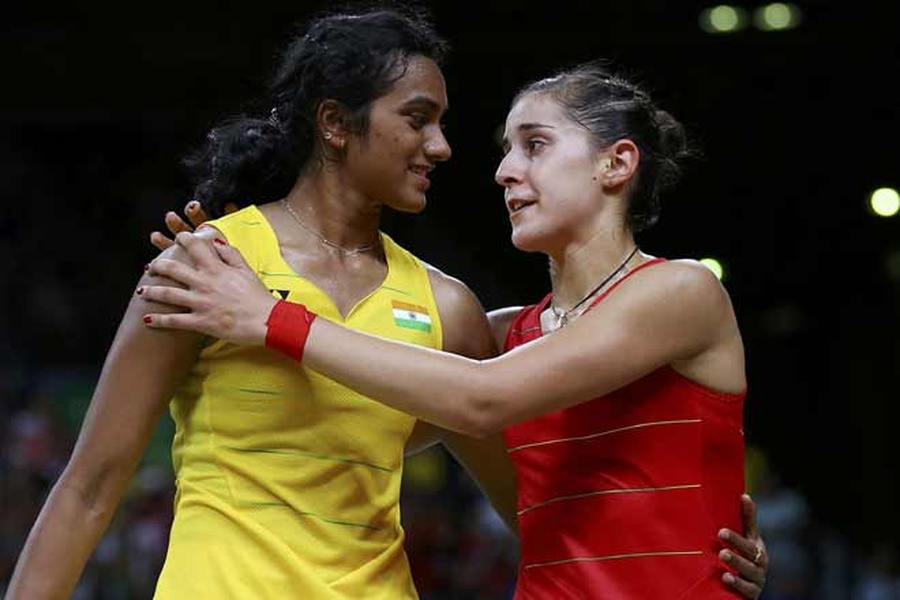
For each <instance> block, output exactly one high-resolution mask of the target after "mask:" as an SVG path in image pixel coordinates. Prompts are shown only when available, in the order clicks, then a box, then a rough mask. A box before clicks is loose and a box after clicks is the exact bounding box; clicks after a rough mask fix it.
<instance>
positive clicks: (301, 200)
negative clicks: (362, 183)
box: [284, 168, 381, 249]
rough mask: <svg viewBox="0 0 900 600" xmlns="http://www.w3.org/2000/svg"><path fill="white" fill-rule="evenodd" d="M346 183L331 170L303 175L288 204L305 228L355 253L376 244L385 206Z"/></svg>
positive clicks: (290, 194)
mask: <svg viewBox="0 0 900 600" xmlns="http://www.w3.org/2000/svg"><path fill="white" fill-rule="evenodd" d="M343 179H344V178H343V177H342V174H341V173H340V172H330V171H329V170H328V169H327V168H323V169H321V170H320V171H319V172H317V173H315V174H312V175H301V176H300V177H299V178H298V179H297V182H296V183H295V184H294V187H293V188H292V189H291V191H290V192H289V193H288V195H287V196H285V199H284V200H285V202H286V203H287V204H288V205H289V206H290V207H291V209H292V210H293V212H294V213H295V214H296V215H297V217H299V218H300V219H301V220H302V222H303V224H304V225H306V226H307V227H308V228H309V229H311V230H313V231H314V232H315V233H316V234H318V235H319V236H321V237H322V238H325V239H327V240H328V241H329V242H332V243H333V244H335V245H338V246H340V247H342V248H346V249H353V248H361V247H364V246H367V245H370V244H373V243H375V242H376V241H377V239H378V230H379V227H380V224H381V203H378V202H374V201H372V200H370V199H369V198H367V197H365V196H363V195H362V194H361V193H359V192H358V191H357V190H356V189H354V188H353V187H352V186H350V185H348V184H347V182H345V181H344V180H343ZM285 218H286V219H288V220H289V219H290V218H291V217H290V216H289V215H285ZM307 233H309V232H307Z"/></svg>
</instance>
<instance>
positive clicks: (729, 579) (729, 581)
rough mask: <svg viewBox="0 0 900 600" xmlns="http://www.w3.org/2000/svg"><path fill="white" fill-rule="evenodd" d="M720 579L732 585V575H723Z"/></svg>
mask: <svg viewBox="0 0 900 600" xmlns="http://www.w3.org/2000/svg"><path fill="white" fill-rule="evenodd" d="M722 577H723V579H725V583H728V584H731V583H734V575H732V574H731V573H725V575H723V576H722Z"/></svg>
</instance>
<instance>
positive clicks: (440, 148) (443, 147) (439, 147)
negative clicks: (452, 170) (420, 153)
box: [425, 126, 453, 162]
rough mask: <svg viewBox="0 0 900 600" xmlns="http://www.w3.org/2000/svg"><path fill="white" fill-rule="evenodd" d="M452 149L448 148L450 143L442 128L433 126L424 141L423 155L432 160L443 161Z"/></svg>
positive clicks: (448, 156)
mask: <svg viewBox="0 0 900 600" xmlns="http://www.w3.org/2000/svg"><path fill="white" fill-rule="evenodd" d="M452 153H453V151H452V150H451V149H450V143H449V142H448V141H447V138H446V137H445V136H444V130H443V129H441V127H440V126H435V127H434V128H433V133H432V134H431V135H430V136H429V137H428V140H427V141H426V142H425V155H426V156H427V157H428V159H429V160H431V161H432V162H440V161H445V160H447V159H448V158H450V155H451V154H452Z"/></svg>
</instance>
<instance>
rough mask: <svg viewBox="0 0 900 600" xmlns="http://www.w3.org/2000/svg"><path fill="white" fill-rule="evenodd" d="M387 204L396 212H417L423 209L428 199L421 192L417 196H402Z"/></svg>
mask: <svg viewBox="0 0 900 600" xmlns="http://www.w3.org/2000/svg"><path fill="white" fill-rule="evenodd" d="M388 206H390V207H391V208H393V209H394V210H396V211H397V212H402V213H410V214H418V213H420V212H422V211H423V210H425V207H426V206H428V200H427V199H426V198H425V194H422V195H421V196H418V197H417V198H402V199H399V200H395V201H394V202H391V203H390V204H389V205H388Z"/></svg>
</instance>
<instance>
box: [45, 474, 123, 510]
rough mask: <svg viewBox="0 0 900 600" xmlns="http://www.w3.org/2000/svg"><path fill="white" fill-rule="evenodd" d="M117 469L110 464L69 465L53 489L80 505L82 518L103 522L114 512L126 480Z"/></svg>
mask: <svg viewBox="0 0 900 600" xmlns="http://www.w3.org/2000/svg"><path fill="white" fill-rule="evenodd" d="M117 471H118V470H117V469H115V468H112V467H109V466H106V467H103V468H97V469H74V468H72V465H70V466H69V467H67V469H66V471H64V472H63V474H62V476H61V477H60V479H59V481H58V482H57V484H56V486H55V488H56V490H55V491H56V492H57V493H59V494H61V495H63V496H66V497H68V498H71V499H72V501H74V502H75V503H76V504H77V505H78V506H80V507H81V508H80V510H81V511H83V512H82V514H83V517H84V519H85V520H87V521H91V522H95V521H96V522H101V523H105V522H108V521H109V520H110V518H111V517H112V515H113V513H115V511H116V507H117V506H118V503H119V500H120V498H121V496H122V493H123V491H124V487H125V485H126V484H127V480H128V477H127V475H124V476H123V475H122V474H121V473H119V472H117Z"/></svg>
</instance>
